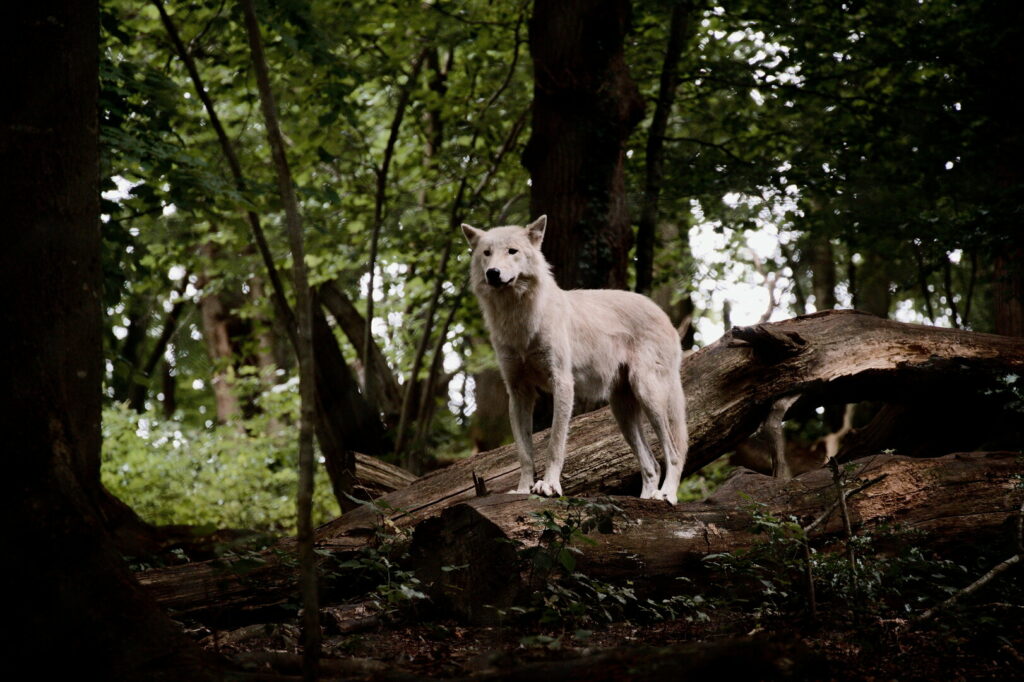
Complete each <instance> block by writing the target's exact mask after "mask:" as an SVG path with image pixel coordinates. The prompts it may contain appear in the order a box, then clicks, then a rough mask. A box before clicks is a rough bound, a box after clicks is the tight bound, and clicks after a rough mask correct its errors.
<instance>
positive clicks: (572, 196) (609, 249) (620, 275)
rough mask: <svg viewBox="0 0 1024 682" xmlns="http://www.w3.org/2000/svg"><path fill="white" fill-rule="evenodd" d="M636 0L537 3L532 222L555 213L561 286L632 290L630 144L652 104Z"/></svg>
mask: <svg viewBox="0 0 1024 682" xmlns="http://www.w3.org/2000/svg"><path fill="white" fill-rule="evenodd" d="M629 26H630V5H629V2H628V0H601V1H600V2H588V1H586V0H537V1H536V2H535V3H534V10H533V16H532V17H531V19H530V24H529V28H530V54H531V55H532V57H533V70H534V91H533V118H532V134H531V137H530V141H529V142H528V143H527V146H526V150H525V151H524V153H523V164H524V165H525V166H526V168H527V169H528V170H529V171H530V177H531V181H532V184H531V192H530V212H531V218H535V217H537V216H539V215H541V214H542V213H545V214H547V216H548V221H549V225H550V226H551V229H549V230H548V231H547V234H546V236H545V239H544V245H543V250H544V255H545V256H546V257H547V259H548V262H549V263H551V265H552V266H553V269H554V273H555V277H556V279H557V280H558V283H559V285H561V286H562V288H564V289H575V288H590V289H593V288H616V289H624V288H627V284H628V282H627V276H628V267H627V266H628V257H627V254H628V253H629V251H630V246H631V243H632V240H633V235H632V229H631V226H630V219H629V211H628V208H627V205H626V191H625V180H624V161H625V141H626V138H627V137H628V136H629V134H630V132H631V131H632V130H633V128H634V127H635V126H636V124H637V123H639V122H640V118H641V116H642V115H643V100H642V99H641V97H640V93H639V91H638V90H637V87H636V84H635V83H634V82H633V79H632V78H631V76H630V74H629V69H628V68H627V66H626V62H625V59H624V56H623V43H624V41H625V37H626V33H627V32H628V31H629Z"/></svg>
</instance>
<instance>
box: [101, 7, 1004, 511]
mask: <svg viewBox="0 0 1024 682" xmlns="http://www.w3.org/2000/svg"><path fill="white" fill-rule="evenodd" d="M257 10H258V12H259V14H260V18H261V21H262V30H263V33H264V39H265V41H266V49H267V59H268V61H269V62H270V67H271V75H272V79H273V83H272V87H273V89H274V91H275V93H276V97H277V100H278V104H279V109H280V116H281V121H282V127H283V130H284V134H285V136H286V143H287V145H288V150H287V152H288V155H289V162H290V164H291V168H292V173H293V175H294V179H295V182H296V185H297V191H298V195H299V200H300V204H301V211H302V215H303V221H304V225H305V240H306V254H307V255H306V263H307V265H308V267H309V272H310V277H311V284H312V286H313V287H314V288H315V289H316V288H320V291H321V293H323V292H325V291H326V289H325V287H327V288H329V290H330V292H333V293H334V294H335V295H336V299H334V300H335V302H337V301H341V303H345V302H347V304H346V305H347V306H348V307H344V306H341V307H339V306H327V310H328V312H329V316H328V318H329V320H330V322H331V324H332V332H333V334H334V337H335V340H336V342H337V344H338V347H339V349H340V352H341V353H342V356H343V357H344V359H345V361H346V363H347V365H348V366H349V368H350V369H351V371H352V373H353V375H355V376H356V377H360V380H362V377H363V376H364V375H365V377H366V380H367V381H368V382H369V383H368V385H367V386H366V387H364V389H363V390H362V393H363V394H364V398H365V399H366V400H367V401H368V402H369V404H370V405H371V408H372V409H373V410H374V411H375V413H376V414H377V415H378V416H379V417H380V419H381V422H382V423H383V425H384V427H385V435H384V437H383V438H382V440H381V453H378V454H386V455H387V456H388V457H390V458H391V459H393V460H395V461H396V462H398V461H400V462H403V463H405V464H407V465H410V466H411V467H412V468H415V469H418V470H423V469H427V468H430V467H432V466H437V465H438V463H440V462H442V461H444V460H445V459H448V458H451V457H458V456H464V455H465V454H468V453H469V452H470V450H471V448H472V446H473V444H472V443H471V441H470V438H469V437H468V436H467V432H468V430H469V429H470V428H471V427H472V426H473V420H474V410H475V408H476V406H477V403H478V400H477V396H476V395H475V394H474V387H475V386H476V385H477V382H476V379H475V377H478V376H480V373H481V372H483V371H485V370H487V369H488V368H492V367H493V359H492V357H491V353H490V350H489V345H488V343H487V340H486V332H485V330H484V329H483V327H482V323H481V320H480V315H479V313H478V311H477V309H476V306H475V304H474V302H473V301H472V300H471V296H468V295H467V294H466V286H465V282H466V272H467V270H468V261H467V255H468V254H467V249H466V247H465V244H464V243H463V242H462V241H460V240H461V236H460V234H459V231H458V230H457V227H458V225H459V223H460V222H462V221H466V222H470V223H472V224H474V225H477V226H488V225H494V224H506V223H524V222H526V221H527V220H528V219H530V218H532V217H533V216H529V215H528V210H529V196H530V181H529V175H528V173H527V171H526V170H525V169H524V167H523V165H522V163H521V161H520V158H521V154H522V152H523V149H524V146H525V144H526V141H527V139H528V137H529V124H530V107H531V101H532V95H533V75H532V64H531V59H530V51H529V43H528V35H529V21H530V16H531V12H532V3H530V2H526V1H525V0H500V1H488V2H484V1H483V0H463V1H443V0H437V1H434V2H419V1H417V2H409V1H407V0H393V1H391V2H369V1H359V0H356V1H354V2H346V3H329V2H321V1H319V0H268V1H267V2H260V3H258V4H257ZM674 12H682V13H683V14H684V15H685V18H686V22H685V27H686V32H685V34H684V38H685V43H684V45H683V49H682V51H681V54H680V56H679V59H678V63H677V64H675V66H676V67H677V69H678V87H677V89H676V91H675V93H674V94H675V98H674V102H673V103H672V108H671V110H670V115H669V117H668V121H667V127H666V130H665V133H664V135H663V136H662V137H661V138H660V139H661V142H662V144H663V149H664V180H663V182H662V183H661V186H660V189H659V193H660V196H659V203H658V206H659V209H658V210H659V212H658V222H657V230H656V235H655V258H654V264H653V272H652V273H651V275H652V280H653V283H654V291H655V293H654V295H655V298H656V299H657V300H658V301H659V303H662V304H663V305H664V306H665V307H666V308H669V309H671V310H674V311H678V310H681V309H683V308H685V305H683V308H680V305H681V304H685V303H687V302H689V303H690V304H691V305H692V315H693V321H694V325H695V326H696V329H697V331H698V333H697V335H696V337H695V340H694V343H695V344H696V345H698V346H699V345H702V344H705V343H707V342H709V341H710V340H713V338H712V335H713V332H714V329H716V328H717V329H720V328H721V325H723V324H727V323H728V322H729V321H730V312H729V306H728V305H726V304H727V303H728V301H727V297H728V291H729V287H730V286H731V285H733V284H735V283H746V284H747V285H748V286H749V287H751V288H756V289H758V290H760V291H761V294H762V297H763V300H764V302H765V304H764V308H763V310H762V311H761V312H766V314H774V315H775V316H776V318H777V317H779V316H782V317H786V316H791V315H795V314H801V313H804V312H809V311H812V310H815V309H823V308H831V307H834V306H836V305H839V306H844V307H849V306H854V307H858V308H861V309H865V310H868V311H871V312H874V313H876V314H880V315H899V316H901V317H902V319H908V320H915V321H923V322H930V323H938V324H945V325H950V326H957V327H962V328H966V329H973V330H978V331H1005V329H1001V328H1000V324H1001V322H1000V313H999V307H998V305H997V299H998V298H999V295H998V292H999V290H1000V287H1005V286H1006V285H1007V282H1008V281H1012V280H1013V278H1014V277H1016V278H1018V281H1019V272H1018V271H1017V269H1016V268H1017V267H1019V265H1018V264H1019V260H1020V259H1019V255H1020V248H1021V238H1020V236H1019V233H1020V231H1019V230H1018V229H1017V228H1018V223H1019V222H1020V218H1021V199H1020V197H1021V196H1024V192H1022V191H1021V190H1022V189H1024V187H1022V185H1024V173H1022V172H1021V159H1022V158H1024V156H1022V152H1024V150H1022V148H1021V147H1022V139H1021V133H1020V125H1019V122H1020V121H1021V120H1024V112H1022V111H1021V107H1022V105H1021V103H1020V101H1019V100H1018V99H1017V98H1016V97H1015V94H1016V93H1015V89H1014V88H1012V87H1011V83H1010V81H1009V80H1006V79H1008V78H1009V76H1008V74H1017V73H1020V72H1021V69H1020V66H1021V64H1020V61H1021V57H1020V54H1019V51H1018V50H1017V49H1016V48H1017V45H1016V44H1014V35H1015V34H1014V31H1015V30H1017V31H1018V33H1019V30H1018V29H1015V28H1014V27H1018V26H1019V25H1020V19H1021V10H1020V8H1019V7H1017V6H1016V4H1015V3H1013V2H1008V1H990V2H980V3H957V2H952V0H927V1H925V2H918V1H917V0H898V1H896V2H882V1H881V0H861V1H857V2H847V3H834V2H827V1H825V0H789V1H788V2H784V3H775V2H764V1H763V0H761V1H759V0H735V1H733V0H724V1H723V2H720V3H705V2H701V1H697V0H694V1H691V2H679V3H674V2H669V1H667V0H664V1H661V0H647V1H644V2H639V1H637V2H634V3H633V7H632V27H633V28H632V31H631V32H630V33H629V35H628V38H627V44H626V61H627V65H628V67H629V69H630V73H631V76H632V78H633V80H634V81H635V82H636V84H637V87H638V88H639V91H640V93H641V95H642V96H643V98H644V100H645V102H646V109H645V118H644V119H643V121H642V122H641V124H640V125H639V126H638V127H637V128H636V129H635V130H634V132H633V133H632V137H631V138H630V140H629V142H628V145H627V149H626V174H627V175H626V188H625V200H626V202H627V203H628V205H629V206H630V207H631V210H632V212H633V214H634V217H635V216H636V215H638V214H639V207H640V206H641V204H642V203H643V201H644V198H645V197H644V191H645V190H644V187H645V185H644V177H645V164H646V162H647V153H648V149H650V148H651V147H650V146H649V142H650V140H649V135H650V127H651V121H652V115H653V112H654V108H655V107H654V102H655V101H656V99H657V98H658V95H659V83H660V82H661V74H662V72H663V70H664V68H665V51H666V42H667V41H668V39H669V30H670V25H671V21H670V19H671V17H672V15H673V13H674ZM101 23H102V31H103V32H102V37H101V59H100V73H101V120H100V135H101V144H102V149H103V169H102V171H103V177H104V178H105V182H104V187H103V189H104V201H103V214H104V216H103V228H102V230H103V246H104V262H103V266H104V278H105V289H104V291H105V300H104V309H105V311H106V338H105V341H106V345H105V351H106V383H105V396H106V399H107V407H106V408H105V411H104V443H105V445H104V469H103V473H104V482H105V484H106V485H107V486H108V487H110V488H111V490H113V491H114V492H115V493H116V494H117V495H118V496H121V497H123V498H124V499H125V500H126V501H128V502H129V503H130V504H131V506H133V507H134V508H135V509H137V510H138V511H139V512H140V513H141V514H142V515H143V516H144V517H145V518H146V519H147V520H150V521H153V522H159V523H169V522H177V523H197V524H213V525H218V526H235V527H249V528H263V529H270V530H275V531H288V530H290V529H291V525H290V524H291V521H290V519H289V516H288V515H289V513H290V509H291V503H290V502H289V501H288V499H287V498H288V496H289V495H290V494H291V489H292V488H293V487H294V481H295V474H294V463H295V462H294V460H295V454H294V447H293V443H294V440H295V438H294V435H295V424H296V419H297V410H298V407H297V404H298V388H297V381H296V379H295V377H296V375H297V368H296V363H295V360H294V353H293V349H292V347H291V346H290V345H289V343H288V334H287V333H286V330H285V328H284V325H285V324H286V323H285V322H284V321H282V320H281V319H280V316H279V313H278V312H276V311H275V308H274V305H273V302H272V293H273V283H272V282H271V280H270V276H269V275H268V272H267V269H266V267H265V263H264V262H263V260H262V259H261V257H260V254H259V252H258V249H257V248H256V246H255V244H254V239H253V234H252V229H251V222H250V218H249V217H248V216H249V215H250V214H255V215H256V216H258V218H259V220H260V221H261V222H262V224H263V228H264V230H265V232H266V234H267V237H268V241H269V248H270V253H271V256H272V259H273V261H274V263H275V264H276V267H277V268H278V269H280V270H286V269H287V268H288V267H289V264H290V261H289V258H290V256H289V251H288V247H287V242H286V239H285V233H284V227H283V214H282V205H281V202H280V198H279V196H278V194H277V192H276V190H275V182H274V177H273V167H272V164H271V162H270V155H269V150H268V149H267V145H266V142H265V134H264V129H263V120H262V118H261V116H260V112H259V100H258V96H257V94H256V86H255V80H254V74H253V70H252V66H251V63H250V56H249V51H248V47H247V44H246V35H245V30H244V26H243V21H242V17H241V11H240V9H239V8H238V6H237V5H236V4H235V3H231V2H224V1H222V0H194V1H190V2H178V1H175V2H167V3H164V2H163V0H154V1H153V2H151V3H137V2H126V1H124V0H105V1H104V2H103V3H101ZM175 32H176V33H177V34H178V35H180V39H181V42H180V45H177V44H176V41H175V40H174V39H173V37H172V36H173V34H174V33H175ZM182 49H184V51H185V54H182ZM189 61H191V62H193V63H194V65H195V68H196V71H197V73H198V75H199V76H200V78H201V81H202V84H203V87H204V89H205V93H204V94H205V95H208V97H209V100H210V101H211V102H212V104H213V107H214V109H215V111H216V113H217V115H218V118H219V120H220V122H221V124H222V126H223V129H224V132H225V134H226V138H225V139H221V138H219V136H218V132H217V130H216V126H215V125H214V124H213V122H212V120H211V117H210V114H209V112H208V111H207V110H206V108H205V107H204V104H203V101H202V99H203V97H202V96H201V95H200V93H199V92H198V91H197V83H196V81H195V79H194V77H193V75H192V74H190V73H189V68H188V63H189ZM225 144H227V145H229V146H230V148H231V149H232V150H233V152H234V154H235V155H236V156H237V159H238V164H239V168H238V170H239V171H240V175H238V174H235V173H234V172H233V171H232V169H231V168H230V163H229V159H228V156H227V155H226V148H225ZM559 227H560V226H557V225H555V226H552V228H553V229H559ZM765 235H767V237H768V239H767V242H766V241H765ZM765 243H767V244H768V247H767V248H766V247H765V246H764V244H765ZM620 256H621V258H624V259H627V260H628V261H629V262H630V263H632V262H633V260H632V259H633V254H631V253H623V254H621V255H620ZM634 276H635V274H634ZM371 281H372V289H371V286H370V282H371ZM284 287H285V290H286V291H285V293H286V295H287V296H288V297H289V298H292V299H293V298H294V297H293V293H292V292H290V291H288V287H289V285H288V283H287V282H285V283H284ZM323 300H324V302H325V305H326V303H327V299H326V298H324V299H323ZM769 301H771V303H772V308H773V309H770V308H769ZM343 310H344V311H347V313H346V314H344V315H343V314H342V311H343ZM353 313H354V314H353ZM368 313H370V314H369V318H370V320H371V322H370V325H369V328H370V332H371V333H370V335H369V337H367V335H366V334H365V326H366V325H365V321H366V319H367V317H368ZM673 314H675V315H676V316H677V319H675V321H676V322H680V321H681V320H680V319H678V316H679V314H681V313H678V312H675V313H673ZM732 321H737V320H732ZM739 321H740V322H743V323H750V322H754V321H756V319H752V320H739ZM360 322H361V323H362V324H361V325H360V324H359V323H360ZM367 338H369V340H370V341H371V345H373V346H376V347H377V348H379V351H380V353H381V355H382V356H383V358H384V360H385V363H384V365H383V370H382V369H381V366H380V365H378V364H373V363H370V364H369V365H367V363H366V362H365V361H366V359H367V354H366V350H367V346H366V340H367ZM367 389H369V390H367ZM400 430H401V433H399V431H400ZM396 445H397V449H398V450H400V452H395V449H396ZM317 499H318V510H319V515H320V516H319V518H321V519H324V518H326V517H327V516H330V515H332V514H335V513H336V508H335V507H334V501H333V500H331V499H330V492H329V489H328V488H327V487H326V483H325V484H324V487H322V488H321V489H320V490H319V491H318V498H317Z"/></svg>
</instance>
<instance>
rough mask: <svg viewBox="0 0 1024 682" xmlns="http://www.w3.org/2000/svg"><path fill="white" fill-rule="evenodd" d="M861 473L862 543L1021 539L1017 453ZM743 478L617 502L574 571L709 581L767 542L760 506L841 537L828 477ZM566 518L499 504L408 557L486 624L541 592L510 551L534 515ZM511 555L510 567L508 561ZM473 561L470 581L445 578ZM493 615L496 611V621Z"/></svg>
mask: <svg viewBox="0 0 1024 682" xmlns="http://www.w3.org/2000/svg"><path fill="white" fill-rule="evenodd" d="M853 464H854V477H855V478H856V479H861V480H863V481H864V482H866V483H870V485H868V486H867V487H865V488H864V489H863V490H861V491H860V492H858V493H856V494H853V495H850V496H849V499H848V500H847V503H848V507H849V510H850V517H851V520H852V523H853V524H854V530H855V531H861V530H866V529H870V528H871V527H873V526H877V525H880V524H887V525H889V524H897V525H899V526H902V527H905V528H907V529H908V530H914V531H923V532H924V536H923V537H922V539H921V540H919V541H920V542H927V543H930V544H931V545H932V546H936V545H952V544H961V543H965V542H966V543H968V544H976V543H984V542H985V541H986V540H996V539H998V538H999V536H1000V535H1001V534H1002V533H1003V532H1005V531H1008V530H1012V529H1013V528H1014V527H1015V522H1016V518H1017V514H1018V510H1019V508H1020V503H1021V496H1022V494H1021V491H1020V490H1018V489H1017V488H1016V487H1015V485H1014V482H1015V476H1016V475H1019V474H1020V473H1021V472H1022V471H1024V466H1022V464H1021V460H1020V455H1019V454H1018V453H1012V452H1001V453H972V454H955V455H948V456H946V457H940V458H934V459H913V458H909V457H901V456H887V455H878V456H874V457H869V458H865V459H861V460H857V461H856V462H854V463H853ZM740 471H741V473H739V474H737V475H735V476H734V477H733V478H731V479H730V480H729V481H727V482H726V483H725V484H724V485H723V486H722V488H720V489H719V491H718V492H716V493H715V494H714V495H712V496H711V497H710V498H708V499H707V500H704V501H702V502H693V503H689V504H683V505H679V506H677V507H670V506H668V505H665V504H659V503H658V502H656V501H653V500H640V499H637V498H632V497H629V498H613V501H614V502H615V504H616V505H618V506H619V507H621V508H622V509H623V510H624V512H625V514H624V515H623V516H622V517H619V518H614V519H613V520H612V522H611V524H610V529H611V530H610V532H605V533H596V532H595V533H591V534H590V537H591V539H592V540H594V541H595V542H596V544H593V545H590V544H584V543H579V544H578V545H577V549H579V550H580V552H581V554H580V555H579V556H578V558H577V563H576V570H577V571H580V572H583V573H585V574H587V575H590V576H592V577H597V578H602V579H613V578H630V579H632V580H635V581H637V583H638V584H641V585H642V584H645V583H646V584H649V583H648V581H650V580H652V579H657V578H660V577H675V576H679V575H683V574H686V573H691V574H693V573H700V572H701V571H702V563H701V560H702V559H703V558H704V557H705V556H707V555H708V554H718V553H722V552H733V551H735V550H738V549H742V548H748V547H750V546H752V545H754V544H757V543H760V542H763V541H764V536H763V535H758V534H755V533H753V532H752V527H753V524H752V522H751V521H752V515H751V511H750V507H751V505H752V504H753V503H760V504H763V505H765V509H764V510H765V511H766V512H768V513H771V514H774V515H776V516H779V517H782V518H788V517H790V516H795V517H796V518H797V519H799V520H800V522H801V524H802V525H804V526H808V525H810V524H811V522H812V521H814V520H815V519H817V518H818V517H820V516H822V515H823V514H825V513H826V512H827V511H829V510H831V512H832V513H830V514H829V516H828V517H827V518H826V520H825V521H824V522H822V523H819V524H818V525H816V526H815V527H814V528H813V530H812V531H811V532H810V538H811V541H812V542H819V541H820V542H824V543H826V544H827V543H829V542H831V541H833V540H838V539H840V538H842V537H843V532H844V530H843V522H842V519H841V518H840V514H839V513H838V511H836V510H835V509H834V506H835V504H834V503H835V501H836V499H837V498H836V494H835V488H834V487H833V486H832V475H831V473H830V472H829V471H828V470H827V469H817V470H815V471H812V472H808V473H806V474H804V475H802V476H800V477H798V478H796V479H793V480H791V481H789V482H784V481H781V480H779V479H775V478H771V477H768V476H764V475H761V474H755V473H753V472H744V471H743V470H740ZM545 510H548V511H551V512H553V513H554V514H555V515H556V516H558V515H562V516H564V515H565V513H566V512H565V507H564V504H563V503H560V502H559V501H557V500H546V499H540V498H537V497H528V496H525V495H492V496H490V497H485V498H478V499H475V500H471V501H469V502H465V503H462V504H459V505H456V506H454V507H450V508H449V509H446V510H445V511H444V512H443V513H442V514H441V515H440V516H439V517H437V518H435V519H431V520H429V521H425V522H423V523H421V524H420V525H418V526H417V527H416V532H415V535H414V538H413V544H412V548H411V550H410V554H411V556H412V558H413V562H414V563H413V568H414V570H415V572H416V575H417V577H419V578H420V580H422V581H424V585H425V586H426V587H427V588H428V589H429V590H431V591H432V592H433V593H434V595H435V596H437V597H438V598H439V599H441V600H443V602H444V603H447V604H448V605H450V606H451V607H452V609H453V611H454V612H455V613H457V614H458V615H460V616H462V617H464V618H468V619H471V620H477V621H479V620H484V621H486V620H487V613H486V610H485V609H483V605H484V604H494V605H496V606H498V607H507V606H508V605H510V604H511V603H513V602H514V601H516V598H517V596H518V597H521V596H522V595H523V591H524V590H529V589H531V586H530V585H528V584H526V583H525V582H523V581H522V580H521V578H520V573H519V571H520V569H519V566H518V565H517V563H516V562H515V560H514V558H515V557H514V552H513V551H512V550H511V547H512V544H511V543H510V542H509V541H514V542H520V543H523V545H524V546H527V547H529V546H533V545H536V544H538V542H539V538H540V534H541V531H542V528H541V527H540V525H539V524H538V522H537V521H536V518H535V516H534V515H535V514H538V513H540V512H542V511H545ZM510 554H511V558H510V556H509V555H510ZM469 557H472V564H471V566H470V570H466V571H442V570H440V568H441V567H442V566H461V565H464V564H466V563H467V559H468V558H469ZM492 615H493V611H492Z"/></svg>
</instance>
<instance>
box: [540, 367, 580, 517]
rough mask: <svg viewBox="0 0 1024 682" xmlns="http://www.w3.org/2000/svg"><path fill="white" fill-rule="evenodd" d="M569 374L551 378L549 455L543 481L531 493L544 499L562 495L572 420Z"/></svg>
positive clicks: (570, 374)
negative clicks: (567, 444) (566, 442)
mask: <svg viewBox="0 0 1024 682" xmlns="http://www.w3.org/2000/svg"><path fill="white" fill-rule="evenodd" d="M572 381H573V379H572V373H571V372H560V373H557V374H556V375H555V376H554V377H553V378H552V382H551V383H552V389H553V390H552V392H551V394H552V397H553V398H554V414H553V416H552V419H551V438H550V441H549V444H548V447H549V448H550V454H549V456H548V467H547V469H546V470H545V471H544V479H543V480H541V481H537V482H536V483H534V484H533V492H535V493H537V494H538V495H545V496H546V497H560V496H561V495H562V483H561V480H562V466H563V465H564V464H565V441H566V439H567V438H568V435H569V420H570V419H572V400H573V384H572Z"/></svg>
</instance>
